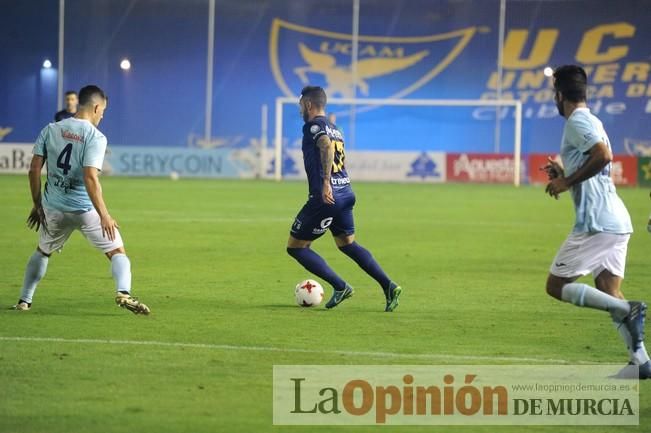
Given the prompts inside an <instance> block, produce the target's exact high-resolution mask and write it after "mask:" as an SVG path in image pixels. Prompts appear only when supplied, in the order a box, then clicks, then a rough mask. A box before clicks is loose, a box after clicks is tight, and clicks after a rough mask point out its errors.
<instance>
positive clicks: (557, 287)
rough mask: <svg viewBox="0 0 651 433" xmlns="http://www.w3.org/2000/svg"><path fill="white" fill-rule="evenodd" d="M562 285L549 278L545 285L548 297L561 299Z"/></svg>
mask: <svg viewBox="0 0 651 433" xmlns="http://www.w3.org/2000/svg"><path fill="white" fill-rule="evenodd" d="M563 286H564V284H560V283H559V281H558V280H557V279H555V278H552V277H551V276H550V277H549V278H548V279H547V284H546V286H545V291H546V292H547V294H548V295H549V296H551V297H552V298H555V299H559V300H560V299H562V297H561V294H562V292H563Z"/></svg>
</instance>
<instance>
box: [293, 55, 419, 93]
mask: <svg viewBox="0 0 651 433" xmlns="http://www.w3.org/2000/svg"><path fill="white" fill-rule="evenodd" d="M299 50H300V52H301V56H303V59H304V60H305V62H306V63H307V64H308V65H309V66H300V67H297V68H295V69H294V72H295V73H296V74H297V75H298V76H299V77H300V79H301V81H302V82H303V84H309V83H310V80H308V78H307V75H306V72H315V73H320V74H322V75H323V76H324V77H325V81H326V83H327V84H326V88H325V91H326V93H327V94H328V95H335V94H340V95H341V96H344V97H352V96H353V95H354V92H353V90H354V89H353V87H354V86H357V87H358V88H359V90H360V92H361V94H362V95H364V96H368V94H369V85H368V83H367V82H366V81H365V80H366V79H369V78H376V77H381V76H383V75H387V74H390V73H392V72H397V71H400V70H402V69H405V68H408V67H410V66H411V65H414V64H416V63H418V62H420V61H421V60H422V59H423V58H424V57H425V56H427V54H429V52H428V51H427V50H423V51H419V52H418V53H416V54H412V55H411V56H407V57H402V58H397V59H393V58H379V59H378V58H370V59H364V60H360V61H358V62H357V71H356V77H354V76H353V70H352V68H351V67H342V66H337V61H336V59H335V56H333V55H330V54H322V53H319V52H318V51H313V50H310V49H309V48H308V47H307V46H306V45H305V44H303V43H299Z"/></svg>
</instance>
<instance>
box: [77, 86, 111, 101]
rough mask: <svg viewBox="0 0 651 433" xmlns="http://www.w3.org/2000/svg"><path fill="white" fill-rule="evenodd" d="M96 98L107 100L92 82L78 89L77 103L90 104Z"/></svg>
mask: <svg viewBox="0 0 651 433" xmlns="http://www.w3.org/2000/svg"><path fill="white" fill-rule="evenodd" d="M97 98H100V99H103V100H105V101H108V98H107V97H106V94H105V93H104V91H103V90H102V89H100V88H99V87H97V86H95V85H93V84H90V85H88V86H85V87H82V88H81V90H80V91H79V105H88V104H91V103H92V102H93V101H94V100H96V99H97Z"/></svg>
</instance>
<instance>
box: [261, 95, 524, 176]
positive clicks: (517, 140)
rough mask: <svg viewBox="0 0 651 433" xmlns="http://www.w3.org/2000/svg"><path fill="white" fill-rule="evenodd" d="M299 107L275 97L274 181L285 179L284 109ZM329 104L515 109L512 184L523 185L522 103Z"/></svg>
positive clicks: (414, 101) (347, 101) (332, 100)
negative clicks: (521, 183) (290, 106)
mask: <svg viewBox="0 0 651 433" xmlns="http://www.w3.org/2000/svg"><path fill="white" fill-rule="evenodd" d="M287 104H291V105H297V104H298V98H292V97H279V98H276V115H275V123H276V124H275V127H276V131H275V137H274V148H275V156H274V160H275V162H274V168H275V173H274V178H275V179H276V180H277V181H280V180H282V162H283V161H282V159H283V158H282V154H283V149H282V147H283V140H282V138H283V137H282V135H283V134H282V131H283V107H284V105H287ZM328 104H329V105H334V104H338V105H355V106H380V107H381V106H403V107H496V108H497V107H513V108H514V122H515V124H514V134H513V135H514V137H513V169H514V170H513V185H515V186H519V185H520V176H521V173H520V170H521V149H522V102H521V101H516V100H511V99H508V100H507V99H499V100H498V99H392V98H328Z"/></svg>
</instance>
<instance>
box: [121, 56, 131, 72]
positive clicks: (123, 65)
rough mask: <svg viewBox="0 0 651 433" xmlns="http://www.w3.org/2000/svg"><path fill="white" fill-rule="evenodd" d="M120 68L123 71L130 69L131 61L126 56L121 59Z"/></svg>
mask: <svg viewBox="0 0 651 433" xmlns="http://www.w3.org/2000/svg"><path fill="white" fill-rule="evenodd" d="M120 68H121V69H122V70H123V71H128V70H129V69H131V61H129V59H126V58H125V59H122V61H121V62H120Z"/></svg>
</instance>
